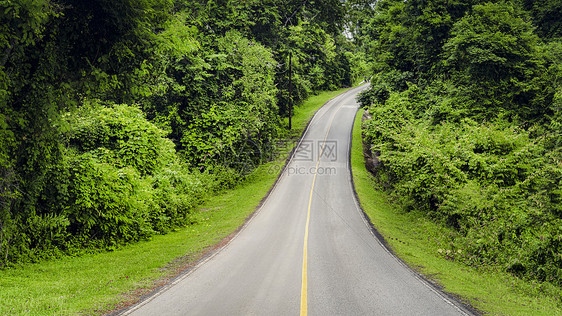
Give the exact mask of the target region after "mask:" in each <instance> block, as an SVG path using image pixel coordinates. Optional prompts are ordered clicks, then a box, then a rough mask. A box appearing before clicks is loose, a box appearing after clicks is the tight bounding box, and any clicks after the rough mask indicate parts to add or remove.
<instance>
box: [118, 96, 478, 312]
mask: <svg viewBox="0 0 562 316" xmlns="http://www.w3.org/2000/svg"><path fill="white" fill-rule="evenodd" d="M364 88H366V86H362V87H358V88H355V89H352V90H350V91H348V92H346V93H343V94H341V95H340V96H338V97H336V98H335V99H333V100H331V101H330V102H328V103H326V104H325V105H324V107H322V108H321V109H320V110H319V111H318V113H317V114H316V115H315V117H314V118H313V120H312V122H311V123H310V125H309V128H308V130H307V131H306V133H305V135H304V137H303V139H302V141H301V143H300V144H299V147H298V150H297V151H296V152H295V154H294V156H293V158H292V159H291V161H290V163H289V164H288V165H287V167H286V169H285V171H284V173H283V175H282V176H281V177H280V179H279V181H278V182H277V184H276V186H275V188H274V190H273V191H272V192H271V194H270V196H269V197H268V198H267V200H266V201H265V203H264V204H263V206H262V207H261V208H260V210H259V211H258V213H257V214H256V215H255V216H254V217H253V218H252V220H251V221H250V222H249V223H248V224H247V225H246V227H245V228H244V229H243V230H242V231H241V232H240V233H239V234H238V235H237V236H236V237H235V238H234V239H233V240H232V241H231V242H230V244H228V245H227V246H226V247H225V248H224V249H222V250H221V251H219V252H218V253H217V254H216V255H214V256H213V257H211V258H210V259H208V260H207V261H206V262H204V263H202V264H200V265H199V266H198V267H196V268H195V269H193V270H192V271H190V272H189V273H188V274H186V275H184V276H182V277H181V278H179V279H177V280H176V281H175V282H174V283H173V284H172V285H171V286H169V287H167V288H165V289H164V290H161V291H159V292H158V293H155V294H154V295H153V296H151V297H150V298H148V299H147V300H145V301H143V302H141V303H140V304H138V305H136V306H134V307H132V308H130V309H128V310H126V311H125V312H124V313H123V314H132V315H298V314H301V315H306V314H310V315H468V314H470V312H469V311H468V310H467V309H465V308H464V307H463V306H462V305H461V304H460V303H458V302H456V301H454V300H452V299H451V298H449V297H447V296H446V295H444V294H443V293H440V292H439V291H437V290H435V289H434V288H433V287H432V286H431V285H429V284H428V283H426V282H425V281H423V280H422V279H421V278H420V277H418V275H417V274H416V273H415V272H413V271H411V270H410V269H409V268H407V267H406V266H405V265H404V264H403V263H402V262H401V261H399V260H398V259H396V258H395V257H394V256H393V255H391V254H390V253H389V252H388V251H387V250H386V248H385V247H384V246H382V245H381V243H380V242H379V241H378V239H377V238H376V237H375V236H374V235H373V233H372V231H371V229H370V227H369V226H368V225H367V223H366V221H365V219H364V217H363V214H362V212H361V210H360V208H359V207H358V204H357V202H356V200H355V196H354V193H353V187H352V183H351V176H350V171H349V170H350V168H349V150H350V135H351V130H352V125H353V120H354V117H355V113H356V111H357V108H358V104H357V102H356V100H355V97H356V94H357V93H358V92H359V91H361V90H362V89H364Z"/></svg>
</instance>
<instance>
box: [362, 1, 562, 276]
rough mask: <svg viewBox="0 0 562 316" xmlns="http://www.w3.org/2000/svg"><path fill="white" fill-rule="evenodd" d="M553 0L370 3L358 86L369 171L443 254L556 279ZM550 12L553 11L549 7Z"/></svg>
mask: <svg viewBox="0 0 562 316" xmlns="http://www.w3.org/2000/svg"><path fill="white" fill-rule="evenodd" d="M561 8H562V5H561V3H560V1H553V2H542V1H539V2H536V1H518V0H514V1H492V2H489V1H446V0H434V1H416V0H414V1H406V2H405V1H393V0H386V1H380V2H378V3H377V6H376V8H375V10H376V12H377V14H375V15H374V16H373V17H372V18H371V19H370V21H369V23H368V24H367V25H366V26H365V27H364V28H363V30H362V32H363V33H364V34H365V35H364V38H365V39H364V40H365V42H366V46H367V47H368V49H369V51H368V54H367V56H368V57H369V58H370V60H371V62H372V65H373V77H372V87H371V89H370V90H369V91H367V92H366V93H364V94H363V95H362V96H361V100H362V102H363V104H364V105H366V106H368V110H369V114H370V115H371V116H372V119H371V120H369V121H368V122H366V123H365V125H364V128H365V129H364V133H365V137H366V141H367V142H369V144H372V151H373V154H374V156H376V159H377V160H378V162H379V165H378V168H377V169H376V170H375V173H376V174H377V178H378V180H379V181H380V183H381V185H383V186H384V187H385V188H386V189H387V190H389V191H390V192H392V193H393V194H394V196H395V197H396V199H397V201H398V202H399V203H400V204H401V205H403V206H404V207H405V209H407V210H409V211H412V212H417V214H419V215H420V216H427V217H429V218H432V219H434V220H435V221H437V222H439V223H442V224H443V225H446V226H448V227H450V228H451V229H452V230H453V231H454V234H452V235H451V236H443V244H446V245H448V246H446V247H444V248H443V249H441V252H440V253H441V254H442V255H443V256H446V257H447V258H449V259H451V260H459V261H462V262H465V263H468V264H470V265H474V266H495V267H499V268H501V269H503V270H505V271H509V272H512V273H514V274H516V275H518V276H523V277H526V278H529V279H533V280H539V281H547V282H552V283H554V284H556V285H559V286H560V285H562V283H561V280H562V209H561V202H562V191H561V189H560V187H561V185H562V165H561V163H560V161H562V147H560V146H561V145H562V143H561V138H560V127H561V121H560V118H561V117H560V110H561V107H560V106H561V105H562V103H561V102H562V90H561V89H562V81H561V79H562V76H561V75H562V68H561V65H562V50H561V48H562V46H561V45H562V42H561V38H560V33H559V32H560V27H559V23H560V19H559V18H557V17H559V15H560V10H561ZM555 17H556V18H555Z"/></svg>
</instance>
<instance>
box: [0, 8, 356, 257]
mask: <svg viewBox="0 0 562 316" xmlns="http://www.w3.org/2000/svg"><path fill="white" fill-rule="evenodd" d="M345 12H346V6H345V5H344V4H342V3H340V2H339V1H322V2H314V3H310V4H308V5H306V6H304V5H302V3H301V2H300V1H273V2H272V1H263V0H253V1H220V2H217V1H183V0H165V1H160V0H158V1H156V0H140V1H129V0H119V1H101V0H100V1H75V0H15V1H3V2H1V3H0V268H19V267H21V266H24V265H26V264H28V263H32V262H40V261H42V260H50V259H54V258H62V257H65V256H73V257H74V256H81V255H84V254H89V253H96V252H99V251H106V250H107V251H112V250H115V249H118V248H120V247H122V246H123V245H127V244H131V243H135V242H138V241H141V240H146V239H149V238H151V237H152V236H157V235H161V234H166V233H168V232H169V231H172V230H174V229H176V228H178V227H187V226H190V225H193V224H195V223H197V221H199V220H200V218H199V217H197V216H196V214H195V212H194V210H195V207H196V205H198V204H199V203H200V202H201V201H202V200H205V198H206V197H208V196H210V195H214V194H216V193H217V192H221V191H222V190H225V189H228V188H232V187H235V186H236V185H237V184H238V183H239V182H240V181H244V179H245V178H246V176H247V175H249V174H250V173H251V172H252V170H254V169H255V168H257V167H258V166H260V165H261V164H263V163H267V162H268V161H273V160H275V159H276V158H277V157H276V153H277V152H278V150H277V148H276V146H278V145H279V142H278V140H279V139H285V138H287V137H291V135H289V134H290V131H289V130H288V127H287V123H286V120H287V116H288V115H289V105H290V104H293V105H294V106H295V107H298V106H299V105H300V104H301V103H302V101H303V100H305V99H306V98H307V97H309V96H313V95H315V94H316V93H318V92H320V91H325V90H335V89H337V88H340V87H346V86H351V84H352V82H354V81H357V80H358V78H359V77H360V75H359V73H360V71H361V70H362V69H364V66H365V63H364V62H363V61H362V60H360V59H358V58H357V57H355V56H354V54H353V52H354V51H355V50H356V47H355V45H354V43H353V42H352V41H350V40H349V39H348V38H346V37H345V36H343V35H342V34H341V31H342V29H343V26H344V24H345V19H346V14H345ZM289 60H290V61H291V63H289ZM289 70H290V71H289ZM289 79H291V81H290V82H289ZM289 88H290V89H289ZM289 90H291V92H292V93H291V94H289ZM289 101H291V102H289Z"/></svg>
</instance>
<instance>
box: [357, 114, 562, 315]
mask: <svg viewBox="0 0 562 316" xmlns="http://www.w3.org/2000/svg"><path fill="white" fill-rule="evenodd" d="M363 113H364V110H360V111H359V113H358V115H357V117H356V120H355V124H354V127H353V142H352V150H351V167H352V173H353V181H354V184H355V191H356V192H357V196H358V198H359V201H360V204H361V207H362V209H363V211H364V212H365V213H366V214H367V216H368V217H369V219H370V221H371V222H372V224H373V226H374V227H375V228H376V229H377V231H378V232H379V233H380V234H381V235H382V236H383V237H384V238H385V240H386V242H387V244H388V245H389V247H390V249H391V250H392V251H393V252H394V253H395V254H396V255H397V256H398V257H400V258H401V259H402V260H404V261H405V262H406V263H407V264H408V265H409V266H410V267H411V268H413V269H414V270H416V271H417V272H419V273H421V274H423V275H424V276H425V277H426V278H427V279H428V280H430V281H431V282H433V283H435V284H437V285H438V286H439V287H441V288H442V289H443V290H444V291H445V292H447V293H451V294H453V295H455V296H457V297H459V298H460V300H461V301H463V302H464V303H466V304H468V305H469V306H472V307H473V308H475V309H476V310H478V311H479V312H482V313H483V314H491V315H560V314H562V307H561V306H560V302H559V298H560V295H561V294H562V291H561V290H560V288H558V287H556V286H554V285H552V284H544V283H539V282H537V281H531V282H529V281H527V280H525V279H522V278H520V277H517V276H514V275H512V274H510V273H507V272H504V271H502V270H501V269H498V268H493V267H475V266H471V265H468V264H466V263H464V262H459V261H458V260H451V258H450V257H449V256H447V253H446V250H444V249H446V247H448V246H450V244H449V240H450V237H451V236H453V235H454V234H455V231H454V229H452V228H450V227H446V226H444V225H442V224H440V223H439V222H437V223H436V222H435V221H434V220H432V219H431V218H428V217H427V216H424V214H423V212H420V211H408V210H405V209H404V208H403V207H402V205H401V204H400V203H399V202H398V201H397V200H396V198H395V197H394V196H393V195H392V194H390V193H389V192H386V191H385V188H384V186H382V185H381V184H380V182H379V181H378V180H377V179H376V177H375V176H374V175H373V174H372V173H370V172H369V171H368V170H367V169H366V168H365V158H366V157H365V155H364V153H365V150H369V148H368V147H367V148H365V146H364V145H366V144H363V137H362V136H363V135H362V130H361V125H362V124H361V120H362V116H363ZM367 158H368V157H367Z"/></svg>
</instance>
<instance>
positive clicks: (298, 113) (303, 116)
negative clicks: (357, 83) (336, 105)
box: [285, 88, 349, 137]
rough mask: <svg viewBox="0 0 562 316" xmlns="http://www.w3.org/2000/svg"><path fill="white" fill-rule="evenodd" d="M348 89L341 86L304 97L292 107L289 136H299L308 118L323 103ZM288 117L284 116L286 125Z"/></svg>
mask: <svg viewBox="0 0 562 316" xmlns="http://www.w3.org/2000/svg"><path fill="white" fill-rule="evenodd" d="M346 90H349V88H342V89H339V90H334V91H327V92H322V93H320V94H318V95H314V96H311V97H309V98H308V99H306V101H304V102H303V104H301V105H299V106H298V107H296V108H295V109H294V113H293V118H292V127H293V129H292V131H291V136H293V137H295V136H297V137H298V136H300V134H301V132H302V130H303V129H304V128H305V127H306V125H307V124H308V121H310V118H312V116H313V115H314V113H316V111H317V110H318V109H319V108H320V107H321V106H322V105H324V103H326V102H327V101H328V100H330V99H332V98H335V97H336V96H338V95H339V94H341V93H342V92H344V91H346ZM288 122H289V119H288V118H285V124H286V125H287V126H288V124H289V123H288Z"/></svg>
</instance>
